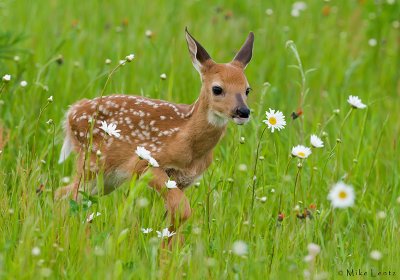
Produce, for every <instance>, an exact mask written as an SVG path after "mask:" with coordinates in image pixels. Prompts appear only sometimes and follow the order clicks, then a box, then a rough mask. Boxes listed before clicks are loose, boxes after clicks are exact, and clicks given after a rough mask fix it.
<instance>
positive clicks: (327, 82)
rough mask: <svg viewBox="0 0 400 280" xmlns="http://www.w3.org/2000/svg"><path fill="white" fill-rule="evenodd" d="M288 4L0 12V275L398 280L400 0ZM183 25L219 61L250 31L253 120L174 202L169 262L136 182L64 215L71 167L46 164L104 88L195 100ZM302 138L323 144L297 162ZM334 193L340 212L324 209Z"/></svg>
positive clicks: (141, 183)
mask: <svg viewBox="0 0 400 280" xmlns="http://www.w3.org/2000/svg"><path fill="white" fill-rule="evenodd" d="M302 3H303V4H301V3H300V4H299V3H297V4H294V1H279V0H274V1H236V0H232V1H194V0H189V1H180V0H179V1H178V0H172V1H158V0H157V1H134V2H133V1H76V0H71V1H56V0H47V1H46V0H36V1H13V0H1V1H0V19H1V27H0V76H1V77H3V78H2V80H1V81H0V190H1V191H0V216H1V218H0V279H33V278H34V279H42V278H49V279H347V278H349V279H365V278H368V277H372V276H377V277H382V278H383V279H398V278H400V225H399V222H400V220H399V217H400V164H399V163H400V161H399V156H400V150H399V144H400V143H399V135H400V123H399V111H400V71H399V70H400V3H399V1H397V0H387V1H383V0H380V1H369V0H364V1H363V0H359V1H355V0H354V1H345V0H343V1H341V0H336V1H334V0H332V1H306V2H302ZM304 4H305V5H304ZM186 26H187V27H188V28H189V30H190V32H191V34H193V36H194V37H195V38H196V39H198V40H199V41H200V42H201V43H202V45H203V46H204V47H205V48H206V49H207V50H208V52H209V53H210V55H211V56H212V57H213V59H214V60H216V61H217V62H228V61H230V60H231V59H232V57H233V56H234V54H235V52H236V51H237V50H238V49H239V48H240V46H241V45H242V43H243V42H244V40H245V38H246V36H247V34H248V32H249V31H253V32H254V34H255V43H254V52H253V58H252V61H251V62H250V64H249V65H248V67H247V68H246V75H247V78H248V80H249V83H250V85H251V87H252V91H251V93H250V95H249V99H248V103H249V106H250V107H251V109H252V118H251V121H250V122H249V123H248V124H246V125H244V126H236V125H235V124H234V123H232V122H231V123H230V124H229V125H228V129H227V132H226V135H225V137H224V138H223V140H222V141H221V142H220V143H219V144H218V145H217V147H216V149H215V151H214V162H213V164H212V165H211V166H210V168H209V169H208V170H207V171H206V173H205V174H204V176H203V177H202V179H201V180H200V181H199V183H198V184H196V185H195V186H192V187H190V188H189V189H187V190H186V191H185V193H186V195H187V196H188V198H189V200H190V204H191V206H192V209H193V213H192V216H191V218H190V219H189V220H188V221H187V222H186V223H185V224H184V225H183V226H182V227H181V228H180V230H179V231H178V232H177V235H179V236H183V237H184V238H185V241H184V243H183V245H181V246H179V245H178V244H177V245H176V246H174V247H173V248H172V249H171V250H169V249H165V248H164V249H163V248H162V246H161V243H162V242H165V240H163V239H161V238H158V237H157V233H156V231H160V230H162V229H163V228H165V227H167V226H168V220H167V219H165V218H164V213H165V209H164V205H163V201H162V199H161V198H160V197H159V195H158V194H157V193H156V192H155V191H153V190H151V189H150V188H148V187H147V182H148V178H142V179H139V180H132V181H131V182H128V183H126V184H124V185H123V186H121V187H120V188H119V189H118V190H116V191H114V192H113V193H111V194H109V195H107V196H103V197H88V198H86V199H84V200H82V201H80V202H78V203H77V202H74V201H69V200H66V201H62V202H57V201H54V199H53V192H54V191H55V189H56V188H58V187H59V186H62V185H65V184H67V182H68V181H70V180H71V178H72V176H73V173H74V157H70V158H69V159H68V160H67V161H66V162H64V163H63V164H61V165H59V164H57V160H58V156H59V152H60V149H61V146H62V142H63V139H64V138H63V137H64V133H63V120H64V116H65V112H66V110H67V109H68V106H69V105H70V104H73V103H74V102H76V101H77V100H79V99H82V98H94V97H96V96H99V95H100V94H101V92H102V91H103V90H104V93H105V94H106V95H108V94H112V93H124V94H135V95H143V96H147V97H151V98H159V99H165V100H169V101H172V102H177V103H187V104H189V103H192V102H194V101H195V100H196V98H197V96H198V93H199V90H200V86H201V82H200V79H199V75H198V73H197V72H196V71H195V69H193V66H192V63H191V60H190V56H189V53H188V51H187V45H186V42H185V33H184V30H185V27H186ZM131 53H133V54H134V55H135V58H134V60H133V61H132V62H130V63H126V64H125V65H124V66H123V67H120V68H118V70H117V71H116V72H115V73H114V74H113V75H112V76H111V78H110V80H109V83H108V84H107V85H106V80H107V78H108V75H109V74H110V72H111V70H112V69H114V68H115V67H116V66H117V65H118V63H119V61H120V60H121V59H124V58H125V56H126V55H128V54H131ZM106 60H107V61H106ZM162 74H165V75H163V76H161V75H162ZM7 75H10V76H7ZM23 81H25V82H23ZM105 85H106V86H105ZM350 95H354V96H358V97H359V98H360V99H361V100H362V102H363V103H365V104H366V108H364V109H357V108H353V107H352V106H351V105H350V104H349V103H348V102H347V100H348V97H349V96H350ZM301 96H302V97H303V98H301ZM269 108H271V109H274V110H279V111H281V112H283V114H284V115H285V117H286V122H287V124H286V126H285V127H284V128H283V129H281V130H280V131H276V130H275V131H274V132H273V133H272V132H271V130H270V129H268V128H267V127H266V124H265V123H263V120H265V119H266V111H268V110H269ZM292 113H295V116H298V117H297V118H293V117H292V116H293V114H292ZM312 134H316V135H318V136H319V137H320V138H321V139H322V141H323V142H324V147H323V148H312V153H311V155H309V156H308V157H307V158H305V159H300V158H298V157H293V156H292V155H291V151H292V148H293V147H294V146H297V145H304V146H307V147H311V144H310V135H312ZM133 152H134V150H133V151H132V153H133ZM182 156H184V155H182ZM338 182H344V183H345V184H347V185H350V186H352V188H353V189H354V195H355V201H354V205H352V206H351V207H346V208H335V207H333V205H332V204H331V201H330V200H329V199H328V194H329V192H330V190H331V188H332V186H334V185H335V184H336V183H338ZM96 213H99V215H98V216H97V215H96ZM91 214H94V215H93V219H92V220H91V221H90V222H88V221H87V219H88V217H89V216H90V215H91ZM142 228H152V229H153V231H152V232H150V233H147V234H145V233H143V232H142V230H141V229H142ZM310 244H311V245H310ZM312 244H314V245H312ZM316 245H317V246H316ZM364 273H366V274H364ZM378 273H382V274H381V275H378ZM383 273H386V274H385V275H384V274H383ZM360 274H362V275H360ZM389 274H390V275H389Z"/></svg>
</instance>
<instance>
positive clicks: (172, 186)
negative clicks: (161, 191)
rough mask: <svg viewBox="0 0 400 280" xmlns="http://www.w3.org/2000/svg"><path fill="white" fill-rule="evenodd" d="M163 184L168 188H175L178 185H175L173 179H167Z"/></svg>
mask: <svg viewBox="0 0 400 280" xmlns="http://www.w3.org/2000/svg"><path fill="white" fill-rule="evenodd" d="M165 185H166V186H167V188H168V189H177V188H178V187H177V186H176V182H175V181H173V180H168V181H167V182H166V183H165Z"/></svg>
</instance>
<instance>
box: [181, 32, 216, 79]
mask: <svg viewBox="0 0 400 280" xmlns="http://www.w3.org/2000/svg"><path fill="white" fill-rule="evenodd" d="M185 33H186V42H187V44H188V48H189V53H190V57H191V58H192V63H193V66H194V68H196V70H197V71H198V72H199V73H200V75H201V69H202V68H203V67H204V66H205V63H206V61H212V59H211V57H210V55H209V54H208V53H207V51H206V50H205V49H204V48H203V46H202V45H200V43H199V42H197V41H196V40H195V39H194V38H193V37H192V35H190V34H189V32H188V30H187V27H186V28H185Z"/></svg>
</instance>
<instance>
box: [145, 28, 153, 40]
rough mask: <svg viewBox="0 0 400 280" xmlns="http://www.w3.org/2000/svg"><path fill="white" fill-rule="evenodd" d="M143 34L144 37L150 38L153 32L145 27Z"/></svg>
mask: <svg viewBox="0 0 400 280" xmlns="http://www.w3.org/2000/svg"><path fill="white" fill-rule="evenodd" d="M144 35H146V37H147V38H149V39H150V38H152V37H153V35H154V33H153V31H151V30H150V29H147V30H146V32H145V33H144Z"/></svg>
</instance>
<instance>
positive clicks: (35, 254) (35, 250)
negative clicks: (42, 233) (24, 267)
mask: <svg viewBox="0 0 400 280" xmlns="http://www.w3.org/2000/svg"><path fill="white" fill-rule="evenodd" d="M32 255H34V256H39V255H40V248H39V247H33V248H32Z"/></svg>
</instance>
